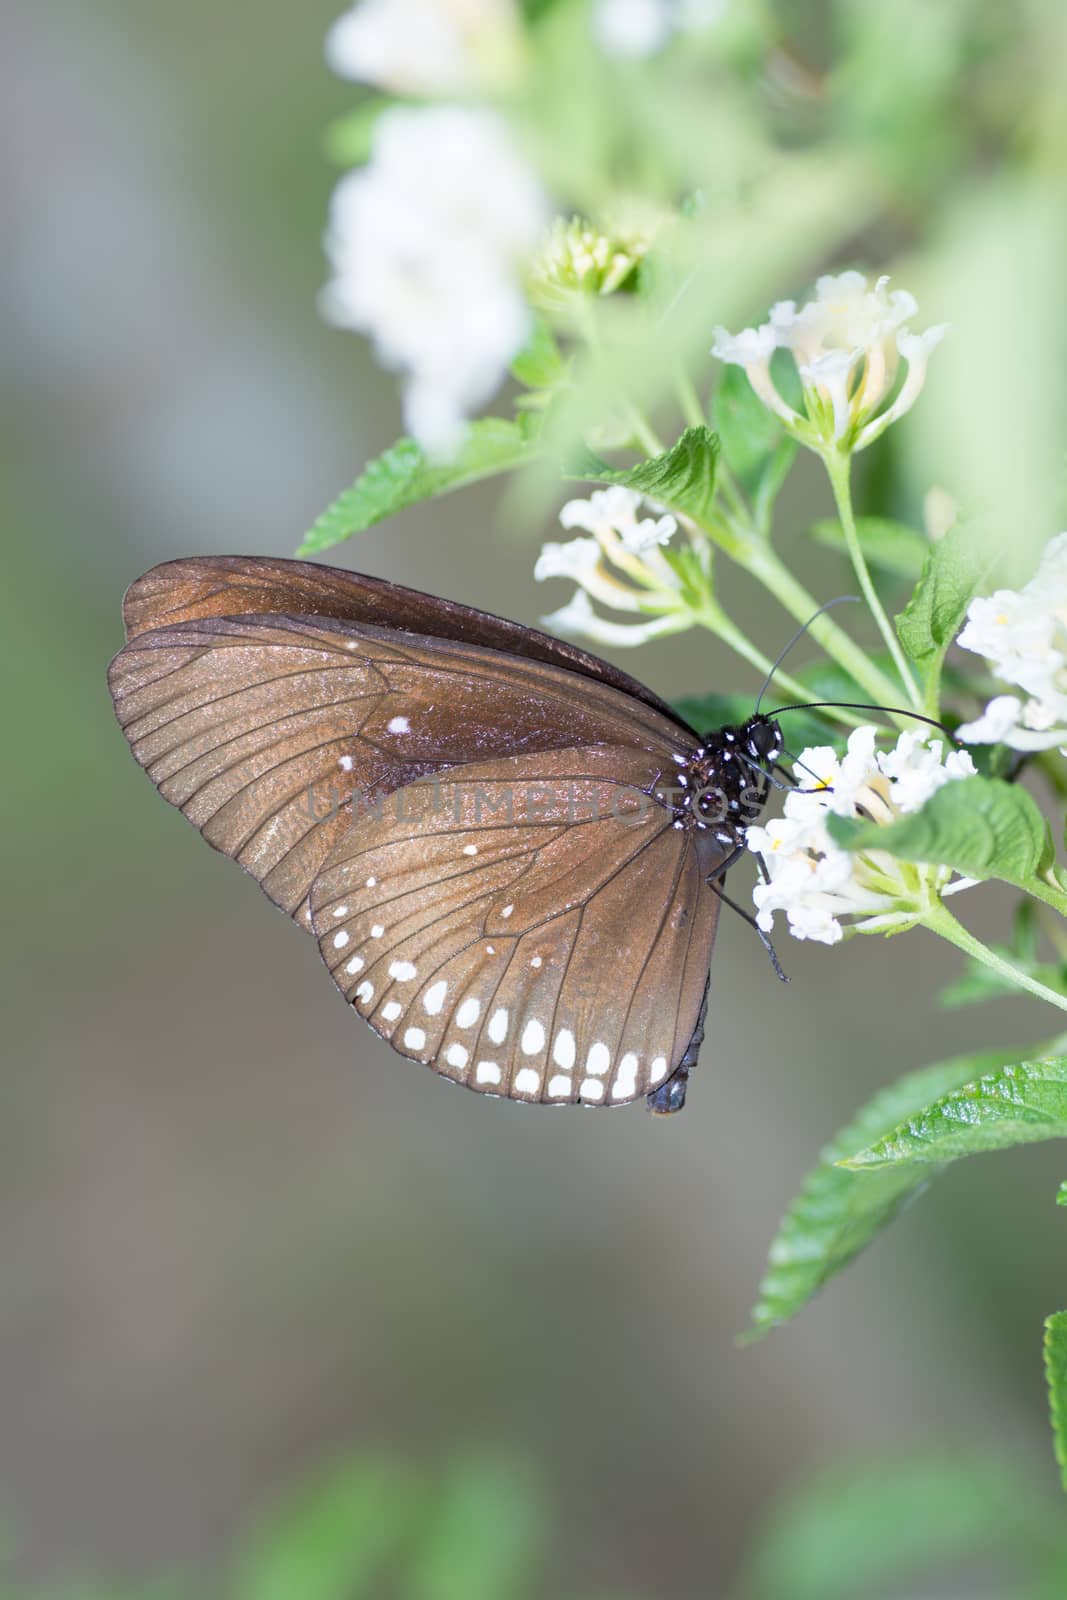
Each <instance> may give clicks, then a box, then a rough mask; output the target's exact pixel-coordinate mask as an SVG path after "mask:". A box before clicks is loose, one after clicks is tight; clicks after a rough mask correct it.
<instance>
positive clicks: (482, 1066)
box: [474, 1061, 500, 1083]
mask: <svg viewBox="0 0 1067 1600" xmlns="http://www.w3.org/2000/svg"><path fill="white" fill-rule="evenodd" d="M474 1076H475V1078H476V1080H477V1081H478V1082H479V1083H499V1082H500V1068H499V1067H498V1066H497V1064H496V1062H495V1061H479V1063H478V1067H477V1070H476V1072H475V1074H474Z"/></svg>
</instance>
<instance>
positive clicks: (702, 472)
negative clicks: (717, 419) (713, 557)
mask: <svg viewBox="0 0 1067 1600" xmlns="http://www.w3.org/2000/svg"><path fill="white" fill-rule="evenodd" d="M718 455H719V441H718V439H717V438H716V437H715V435H714V434H713V433H712V432H711V430H710V429H709V428H703V427H701V428H687V429H686V430H685V432H684V433H683V434H682V437H681V438H680V439H679V440H678V443H677V444H676V445H674V446H673V447H672V448H671V449H670V450H667V451H665V452H664V454H663V455H661V456H653V458H652V459H651V461H641V462H639V463H638V464H637V466H635V467H624V468H622V469H618V470H617V469H615V468H613V467H609V466H607V465H606V464H605V463H604V462H603V461H599V460H598V459H597V457H596V456H589V457H588V458H587V459H586V460H585V461H583V462H580V463H578V464H577V465H576V466H575V468H574V469H573V470H572V471H571V472H570V473H568V476H569V477H575V478H583V479H585V480H587V481H588V482H591V483H619V484H622V485H623V487H624V488H627V489H635V490H636V491H637V493H638V494H643V495H646V496H647V497H648V499H649V500H655V501H657V502H659V504H661V505H665V506H668V507H669V508H670V509H671V510H672V511H680V512H681V513H682V514H683V516H688V517H692V518H693V520H694V521H695V522H698V523H704V522H706V521H707V519H708V518H709V517H710V516H711V513H712V506H713V504H714V501H715V466H716V462H717V460H718Z"/></svg>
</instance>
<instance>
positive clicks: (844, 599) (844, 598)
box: [756, 594, 860, 717]
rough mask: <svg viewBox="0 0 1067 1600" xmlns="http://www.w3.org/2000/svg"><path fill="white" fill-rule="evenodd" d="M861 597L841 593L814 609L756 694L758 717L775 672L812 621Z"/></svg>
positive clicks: (779, 656) (779, 653) (857, 601)
mask: <svg viewBox="0 0 1067 1600" xmlns="http://www.w3.org/2000/svg"><path fill="white" fill-rule="evenodd" d="M859 598H860V597H859V595H858V594H839V595H838V596H837V598H836V600H827V602H826V604H825V605H824V606H820V607H819V609H818V611H813V612H812V614H811V616H810V617H809V618H808V620H807V622H805V624H804V626H803V627H802V628H798V629H797V631H796V633H794V635H793V637H792V638H791V639H790V641H789V643H788V644H787V645H786V647H785V649H784V650H780V651H779V652H778V656H777V658H776V660H775V661H774V663H773V665H772V666H771V670H770V671H769V672H768V674H767V676H766V677H765V678H764V680H763V687H762V688H761V689H760V692H759V694H758V695H757V696H756V715H757V717H758V716H759V708H760V706H761V705H762V704H763V696H764V695H765V694H766V693H767V690H768V689H769V688H770V686H771V680H772V679H773V677H774V674H775V673H776V672H777V671H778V668H779V667H780V666H781V664H782V662H783V661H784V660H785V658H786V656H787V655H788V654H789V652H790V650H792V648H793V646H794V645H795V644H799V643H800V641H801V639H803V637H804V635H805V634H806V633H807V631H808V629H809V628H810V627H811V625H812V623H813V622H817V621H818V620H819V618H820V617H821V616H822V615H823V613H824V612H825V611H832V610H833V608H834V606H844V605H852V604H856V605H858V604H859Z"/></svg>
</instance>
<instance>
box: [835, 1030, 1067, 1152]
mask: <svg viewBox="0 0 1067 1600" xmlns="http://www.w3.org/2000/svg"><path fill="white" fill-rule="evenodd" d="M1064 1138H1067V1056H1064V1055H1048V1056H1043V1057H1040V1058H1039V1059H1037V1060H1034V1061H1016V1062H1011V1063H1009V1064H1008V1065H1006V1066H1003V1067H1000V1068H998V1069H997V1070H996V1071H994V1072H988V1073H984V1074H983V1075H982V1076H981V1077H978V1078H975V1079H974V1080H973V1081H972V1082H970V1083H965V1084H964V1085H963V1086H962V1087H961V1088H958V1089H954V1090H952V1091H951V1092H950V1093H949V1094H946V1095H943V1096H941V1097H940V1098H939V1099H936V1100H934V1101H933V1102H932V1103H931V1104H930V1105H927V1106H924V1107H923V1108H922V1110H921V1111H918V1112H916V1113H915V1114H914V1115H912V1116H909V1117H907V1118H905V1119H904V1120H903V1121H901V1122H900V1123H899V1124H898V1125H897V1126H896V1127H895V1128H892V1129H890V1130H889V1131H888V1132H887V1133H886V1134H885V1135H884V1136H883V1137H881V1138H879V1139H876V1140H875V1141H873V1142H872V1143H870V1144H868V1145H867V1146H866V1147H865V1148H864V1149H862V1150H858V1151H856V1152H855V1153H854V1154H853V1155H851V1156H849V1157H848V1158H847V1159H846V1165H847V1166H848V1168H850V1169H851V1170H852V1171H859V1170H860V1169H861V1168H862V1169H864V1170H868V1169H872V1168H877V1167H886V1166H892V1165H895V1164H896V1163H899V1162H908V1163H912V1164H919V1165H924V1166H925V1165H928V1164H929V1163H930V1162H934V1163H937V1164H938V1165H940V1164H942V1163H944V1162H946V1161H958V1160H959V1159H960V1157H961V1156H970V1155H978V1154H981V1153H983V1152H985V1151H989V1150H1007V1149H1010V1148H1011V1147H1012V1146H1013V1145H1017V1144H1036V1143H1038V1142H1039V1141H1041V1140H1043V1139H1064Z"/></svg>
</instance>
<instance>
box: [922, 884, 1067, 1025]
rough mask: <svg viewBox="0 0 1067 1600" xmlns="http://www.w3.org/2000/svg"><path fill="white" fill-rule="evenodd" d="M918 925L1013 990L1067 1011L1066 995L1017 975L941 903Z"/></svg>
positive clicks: (1016, 969) (1009, 965) (1031, 979)
mask: <svg viewBox="0 0 1067 1600" xmlns="http://www.w3.org/2000/svg"><path fill="white" fill-rule="evenodd" d="M922 925H923V927H924V928H929V929H930V931H931V933H937V934H940V936H941V938H942V939H947V940H948V942H949V943H950V944H954V945H955V946H956V949H957V950H962V951H963V952H964V954H965V955H968V956H971V957H972V958H973V960H975V961H980V962H981V963H982V965H983V966H986V967H989V969H990V970H991V971H992V972H996V973H998V974H999V976H1000V977H1002V978H1005V979H1007V981H1008V982H1009V983H1010V984H1012V985H1013V986H1014V987H1015V988H1017V989H1025V990H1027V991H1028V992H1029V993H1030V994H1033V995H1036V996H1037V998H1038V999H1039V1000H1047V1001H1048V1003H1049V1005H1050V1006H1056V1007H1057V1009H1058V1010H1060V1011H1067V995H1062V994H1057V993H1056V991H1055V990H1054V989H1048V988H1046V987H1045V985H1044V984H1043V983H1038V981H1037V979H1036V978H1031V977H1028V976H1027V974H1026V973H1025V972H1020V971H1019V969H1018V967H1013V966H1012V964H1011V962H1010V961H1005V960H1004V958H1003V956H998V955H997V953H996V951H994V950H990V948H989V946H988V945H985V944H983V943H982V941H981V939H976V938H975V936H974V934H973V933H970V932H968V930H967V929H966V928H965V927H964V926H963V924H962V922H957V921H956V918H955V917H954V916H953V915H952V913H951V911H949V910H948V909H947V908H946V907H945V905H944V904H942V903H941V902H938V904H937V905H935V906H933V907H931V909H930V910H929V911H927V912H925V913H924V914H923V917H922Z"/></svg>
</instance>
